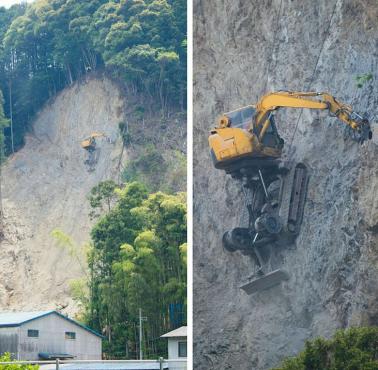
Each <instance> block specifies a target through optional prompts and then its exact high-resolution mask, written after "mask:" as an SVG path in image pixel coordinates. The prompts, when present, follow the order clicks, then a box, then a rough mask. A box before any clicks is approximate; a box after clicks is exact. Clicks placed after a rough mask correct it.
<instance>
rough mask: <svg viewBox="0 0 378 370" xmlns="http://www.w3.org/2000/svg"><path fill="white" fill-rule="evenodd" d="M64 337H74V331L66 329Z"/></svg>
mask: <svg viewBox="0 0 378 370" xmlns="http://www.w3.org/2000/svg"><path fill="white" fill-rule="evenodd" d="M65 337H66V339H76V333H74V332H73V331H66V334H65Z"/></svg>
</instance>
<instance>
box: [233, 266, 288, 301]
mask: <svg viewBox="0 0 378 370" xmlns="http://www.w3.org/2000/svg"><path fill="white" fill-rule="evenodd" d="M288 279H289V274H288V273H287V272H286V271H284V270H274V271H271V272H269V273H267V274H265V275H262V276H261V277H258V278H254V279H253V280H251V281H249V282H248V283H246V284H244V285H242V286H241V287H240V289H243V290H244V291H245V292H246V293H247V294H248V295H250V294H253V293H256V292H259V291H262V290H265V289H269V288H271V287H273V286H275V285H278V284H280V283H281V282H282V281H285V280H288Z"/></svg>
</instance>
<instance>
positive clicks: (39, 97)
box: [0, 0, 186, 152]
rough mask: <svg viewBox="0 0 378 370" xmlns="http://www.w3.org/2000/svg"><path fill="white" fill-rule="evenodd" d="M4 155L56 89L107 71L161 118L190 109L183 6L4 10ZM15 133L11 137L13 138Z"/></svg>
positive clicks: (44, 4) (67, 3) (103, 1)
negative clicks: (157, 110)
mask: <svg viewBox="0 0 378 370" xmlns="http://www.w3.org/2000/svg"><path fill="white" fill-rule="evenodd" d="M0 45H1V46H0V89H1V90H2V91H3V94H4V97H5V112H6V115H7V116H8V117H9V118H10V119H11V121H12V122H11V127H10V128H9V129H8V130H6V137H7V151H8V152H10V151H14V150H16V149H17V148H19V147H20V146H22V144H23V138H24V134H25V131H26V130H27V128H28V125H29V124H30V122H31V120H32V119H33V117H34V116H35V114H36V112H38V110H39V109H40V108H41V107H42V105H43V104H44V103H45V102H46V101H47V100H48V99H49V98H51V97H53V96H54V95H55V94H56V93H57V92H58V91H59V90H61V89H63V88H64V87H65V86H67V85H69V84H72V83H73V81H75V80H77V79H80V78H81V77H82V76H83V75H85V74H87V73H89V72H92V71H95V70H101V71H106V73H107V74H108V76H112V77H113V78H115V79H117V80H118V81H120V82H121V83H122V85H123V86H125V87H126V88H128V89H129V90H130V91H133V92H143V93H144V94H145V96H146V98H151V99H150V101H149V104H153V105H154V104H158V105H159V108H160V109H161V110H162V112H163V113H164V110H166V109H167V107H168V106H169V105H173V104H176V105H178V106H180V107H181V108H184V106H185V102H186V95H185V94H186V1H184V0H154V1H151V0H146V1H143V0H131V1H129V0H119V1H117V0H115V1H109V0H93V1H79V0H36V1H35V2H33V3H32V4H29V5H27V4H21V5H14V6H12V7H11V8H10V9H5V8H2V7H0ZM12 132H13V135H12Z"/></svg>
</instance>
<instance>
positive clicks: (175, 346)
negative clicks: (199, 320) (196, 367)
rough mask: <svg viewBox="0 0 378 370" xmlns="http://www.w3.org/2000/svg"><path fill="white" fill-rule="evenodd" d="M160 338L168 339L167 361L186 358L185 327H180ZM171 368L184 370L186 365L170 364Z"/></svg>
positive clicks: (181, 363) (179, 363) (180, 363)
mask: <svg viewBox="0 0 378 370" xmlns="http://www.w3.org/2000/svg"><path fill="white" fill-rule="evenodd" d="M161 338H167V339H168V360H172V361H174V360H182V359H186V358H187V327H186V326H181V327H180V328H177V329H175V330H172V331H170V332H168V333H166V334H164V335H162V336H161ZM172 367H174V368H175V369H186V363H183V362H177V363H176V364H173V363H172Z"/></svg>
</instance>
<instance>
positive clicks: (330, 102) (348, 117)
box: [249, 91, 371, 142]
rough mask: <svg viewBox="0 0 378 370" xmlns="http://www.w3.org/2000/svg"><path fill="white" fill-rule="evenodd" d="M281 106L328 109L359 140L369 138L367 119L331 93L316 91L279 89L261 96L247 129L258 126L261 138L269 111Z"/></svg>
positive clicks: (267, 122)
mask: <svg viewBox="0 0 378 370" xmlns="http://www.w3.org/2000/svg"><path fill="white" fill-rule="evenodd" d="M282 107H289V108H308V109H328V110H329V112H330V113H331V114H333V115H334V116H335V117H337V118H338V119H339V120H340V121H342V122H344V123H345V124H347V125H348V126H349V127H351V128H352V129H353V130H355V131H357V132H358V133H359V136H360V138H359V139H360V141H361V142H363V141H365V140H367V139H369V138H371V131H370V125H369V122H368V120H367V119H364V118H363V117H361V116H360V115H359V114H358V113H356V112H354V111H353V109H352V107H351V106H349V105H346V104H344V103H341V102H339V101H338V100H336V99H335V98H334V97H333V96H332V95H330V94H328V93H318V92H292V91H279V92H274V93H270V94H267V95H265V96H263V97H262V98H261V99H260V100H259V102H258V103H257V105H256V114H255V117H254V120H253V121H252V123H251V126H250V128H249V131H250V132H252V130H253V128H254V126H255V127H256V128H258V130H259V141H261V140H262V138H263V137H264V135H265V132H266V131H267V129H268V127H269V126H270V120H269V119H267V118H268V117H269V115H270V114H271V112H272V111H274V110H276V109H278V108H282Z"/></svg>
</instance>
